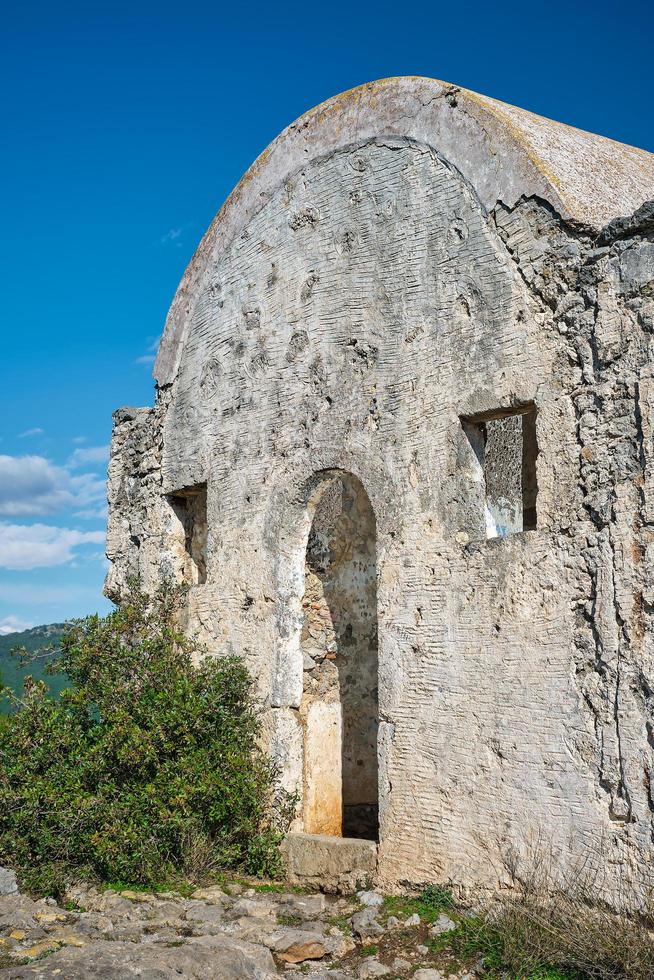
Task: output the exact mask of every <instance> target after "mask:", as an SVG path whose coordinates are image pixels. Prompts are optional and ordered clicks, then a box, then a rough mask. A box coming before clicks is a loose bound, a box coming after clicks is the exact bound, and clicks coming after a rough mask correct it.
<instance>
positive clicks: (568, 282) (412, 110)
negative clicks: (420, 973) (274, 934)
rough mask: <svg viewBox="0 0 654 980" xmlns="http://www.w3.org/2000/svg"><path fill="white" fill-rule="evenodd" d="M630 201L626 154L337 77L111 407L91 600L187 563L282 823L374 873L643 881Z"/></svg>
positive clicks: (639, 410) (642, 371) (652, 178)
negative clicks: (243, 685) (269, 775)
mask: <svg viewBox="0 0 654 980" xmlns="http://www.w3.org/2000/svg"><path fill="white" fill-rule="evenodd" d="M653 199H654V156H652V155H650V154H648V153H645V152H643V151H641V150H637V149H634V148H632V147H628V146H622V145H620V144H617V143H614V142H612V141H610V140H607V139H603V138H601V137H599V136H594V135H591V134H588V133H583V132H580V131H578V130H574V129H571V128H569V127H567V126H563V125H560V124H558V123H555V122H551V121H549V120H546V119H541V118H539V117H537V116H534V115H531V114H530V113H528V112H524V111H523V110H520V109H516V108H513V107H511V106H507V105H503V104H502V103H499V102H495V101H494V100H492V99H487V98H485V97H482V96H479V95H476V94H475V93H473V92H468V91H464V90H462V89H459V88H456V87H455V86H452V85H447V84H444V83H442V82H437V81H433V80H429V79H422V78H399V79H390V80H386V81H382V82H376V83H373V84H370V85H364V86H362V87H361V88H358V89H355V90H354V91H352V92H347V93H345V94H344V95H341V96H338V97H336V98H335V99H332V100H330V101H329V102H327V103H325V104H324V105H321V106H319V107H318V108H317V109H314V110H312V111H311V112H309V113H307V115H306V116H304V117H303V118H302V119H300V120H298V121H297V122H296V123H293V124H292V125H291V126H290V127H289V128H288V129H287V130H285V131H284V132H283V133H282V134H281V135H280V136H279V137H278V138H277V139H276V140H275V141H274V142H273V143H272V144H271V146H270V147H268V149H267V150H266V151H265V152H264V153H263V154H262V155H261V157H260V158H259V159H258V160H257V161H256V163H255V164H254V165H253V166H252V167H251V169H250V170H249V171H248V173H247V174H246V175H245V176H244V177H243V179H242V180H241V182H240V183H239V185H238V186H237V187H236V189H235V190H234V192H233V193H232V195H231V196H230V197H229V199H228V200H227V202H226V203H225V204H224V206H223V207H222V209H221V210H220V212H219V214H218V216H217V217H216V219H215V221H214V222H213V224H212V225H211V227H210V228H209V230H208V232H207V233H206V235H205V237H204V238H203V240H202V242H201V243H200V246H199V248H198V250H197V252H196V254H195V256H194V257H193V259H192V261H191V263H190V265H189V267H188V269H187V271H186V273H185V275H184V278H183V280H182V282H181V284H180V287H179V289H178V291H177V294H176V296H175V299H174V301H173V304H172V307H171V310H170V314H169V317H168V321H167V324H166V329H165V333H164V336H163V340H162V342H161V347H160V350H159V355H158V358H157V363H156V366H155V378H156V381H157V397H156V403H155V406H154V408H141V409H121V410H120V411H118V412H117V413H116V415H115V426H114V437H113V450H112V458H111V465H110V481H109V499H110V520H109V533H108V546H107V550H108V555H109V559H110V561H111V568H110V571H109V575H108V578H107V594H108V595H109V596H110V597H111V598H113V599H115V600H120V595H121V590H122V589H123V588H124V583H125V581H126V577H127V576H128V575H129V574H130V573H136V572H138V573H139V574H140V575H141V577H142V579H143V581H144V583H145V585H146V586H151V585H154V584H155V583H156V582H157V580H158V579H159V578H160V576H161V575H163V574H172V575H173V576H175V577H176V578H177V579H178V580H183V581H187V582H188V583H189V584H190V586H191V589H190V593H189V597H188V603H187V608H186V611H185V616H186V621H187V625H188V628H189V630H192V631H193V632H194V633H196V634H198V635H199V636H200V638H201V639H202V640H203V641H204V643H205V644H206V646H207V648H208V649H209V651H211V653H214V654H215V655H217V656H219V655H221V654H225V653H237V654H240V655H242V656H243V657H245V659H246V660H247V662H248V664H249V666H250V668H251V670H252V671H253V672H254V674H255V675H256V677H257V679H258V683H259V687H260V692H261V697H262V699H263V701H264V704H265V707H266V723H267V738H268V741H269V746H270V750H271V751H272V753H273V754H274V755H275V757H276V758H277V759H278V760H279V763H280V765H281V767H282V773H283V780H284V783H285V785H286V786H287V787H288V788H289V789H292V790H297V791H298V792H299V794H300V797H301V808H300V811H299V814H298V818H297V821H296V825H295V828H294V829H295V831H297V832H301V831H304V832H307V833H309V834H312V833H314V834H315V833H323V834H326V835H331V837H332V838H333V839H334V841H336V839H337V837H338V835H344V836H348V837H352V838H356V837H360V838H362V839H365V840H377V839H378V841H379V846H378V863H377V875H378V879H379V881H380V883H381V884H382V885H385V886H387V887H392V886H397V885H398V884H400V883H402V882H410V883H414V884H419V883H421V882H427V881H438V880H440V881H442V880H446V879H448V878H449V879H453V880H454V881H456V882H459V883H461V884H462V885H464V886H473V885H477V886H479V885H487V886H492V887H497V886H498V885H499V886H507V885H510V884H511V883H512V882H514V881H515V880H516V879H517V880H519V879H520V878H521V876H524V875H525V874H526V873H527V872H528V870H529V868H530V867H531V865H532V863H533V861H534V859H541V860H542V859H544V858H546V860H547V861H548V862H549V863H550V865H551V869H552V871H553V873H554V874H557V875H560V876H562V877H563V878H565V877H570V876H572V875H575V874H577V873H578V869H579V867H580V865H583V866H584V868H585V873H588V872H589V871H590V872H591V873H593V874H595V873H596V874H597V882H596V888H597V891H598V893H604V894H606V895H611V894H612V895H613V896H615V895H616V894H617V893H618V892H619V893H620V895H621V896H622V900H623V901H625V902H627V903H629V904H638V903H639V902H641V901H642V900H643V899H644V896H645V894H646V892H647V889H648V888H649V887H651V886H652V885H653V884H654V869H653V859H654V645H653V640H654V623H653V615H654V574H653V573H654V431H653V424H654V411H653V410H654V347H653V338H654V203H653ZM328 843H329V840H327V844H328ZM353 846H354V844H353ZM365 847H366V849H367V850H366V854H367V855H368V858H367V860H368V861H369V855H370V845H369V844H366V845H365ZM321 848H322V851H321V850H320V849H321ZM328 850H329V848H327V851H328ZM327 851H325V850H324V846H323V843H321V844H320V847H319V848H318V849H316V848H313V851H312V853H313V854H314V858H312V860H314V859H315V855H316V854H319V853H323V852H324V853H327ZM352 853H355V852H354V851H352ZM294 860H296V863H297V850H296V852H295V857H294ZM314 864H315V860H314ZM313 873H314V876H315V874H318V875H319V873H320V872H319V869H318V870H316V867H314V868H313Z"/></svg>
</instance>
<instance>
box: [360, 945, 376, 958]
mask: <svg viewBox="0 0 654 980" xmlns="http://www.w3.org/2000/svg"><path fill="white" fill-rule="evenodd" d="M359 952H360V953H361V955H362V956H376V955H377V953H378V952H379V946H375V945H374V943H371V944H370V946H362V947H361V949H360V950H359Z"/></svg>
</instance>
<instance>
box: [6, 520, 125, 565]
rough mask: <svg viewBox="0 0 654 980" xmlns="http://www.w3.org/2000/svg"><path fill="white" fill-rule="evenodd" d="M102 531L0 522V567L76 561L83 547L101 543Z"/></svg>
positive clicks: (103, 537) (61, 563)
mask: <svg viewBox="0 0 654 980" xmlns="http://www.w3.org/2000/svg"><path fill="white" fill-rule="evenodd" d="M104 539H105V534H104V531H77V530H74V529H73V528H68V527H53V526H52V525H49V524H31V525H26V524H8V523H6V522H2V523H0V567H2V568H7V569H10V570H12V571H26V570H27V569H30V568H51V567H52V566H53V565H65V564H66V563H67V562H70V561H72V560H73V559H74V558H75V550H74V549H76V548H79V547H80V546H82V545H86V544H103V543H104Z"/></svg>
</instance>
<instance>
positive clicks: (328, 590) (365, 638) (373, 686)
mask: <svg viewBox="0 0 654 980" xmlns="http://www.w3.org/2000/svg"><path fill="white" fill-rule="evenodd" d="M309 518H310V522H311V523H310V528H309V530H308V535H307V539H306V548H305V551H304V556H303V559H304V576H303V579H304V582H303V591H302V601H301V607H302V614H301V616H302V618H301V630H300V650H301V654H302V667H303V672H302V673H303V685H302V697H301V701H300V706H299V717H300V722H301V725H302V729H303V737H304V765H303V824H304V829H305V831H307V832H308V833H321V834H330V835H333V836H341V835H342V836H345V837H363V838H367V839H376V838H377V836H378V761H377V739H378V727H379V708H378V639H377V545H376V522H375V515H374V512H373V508H372V505H371V503H370V500H369V498H368V495H367V493H366V491H365V489H364V487H363V485H362V483H361V482H360V480H359V479H358V478H357V477H355V476H353V475H352V474H351V473H347V472H345V471H343V470H326V471H323V472H322V473H321V474H320V475H319V479H318V481H317V483H316V486H315V489H314V492H313V494H312V497H311V500H310V505H309Z"/></svg>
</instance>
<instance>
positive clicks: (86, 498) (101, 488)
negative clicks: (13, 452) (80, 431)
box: [0, 446, 108, 517]
mask: <svg viewBox="0 0 654 980" xmlns="http://www.w3.org/2000/svg"><path fill="white" fill-rule="evenodd" d="M107 452H108V447H106V446H98V447H92V448H90V449H89V450H86V449H76V450H75V452H74V453H73V456H72V457H71V460H70V461H69V466H73V465H74V466H80V467H81V466H83V465H86V463H87V462H89V463H90V462H98V461H99V460H100V458H102V459H106V456H107ZM76 453H87V454H89V456H88V459H86V458H83V459H80V458H75V460H74V462H73V459H74V457H75V454H76ZM105 500H106V490H105V480H104V477H102V476H98V474H97V473H75V474H72V473H70V472H69V470H68V469H67V468H66V467H63V466H55V465H54V464H53V463H51V462H50V461H49V460H47V459H45V458H44V457H43V456H2V455H0V517H28V516H35V517H43V516H45V515H47V514H54V513H56V512H57V511H60V510H63V509H64V508H73V507H75V508H80V509H89V508H92V509H95V510H97V509H98V506H99V505H101V504H103V503H104V502H105Z"/></svg>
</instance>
